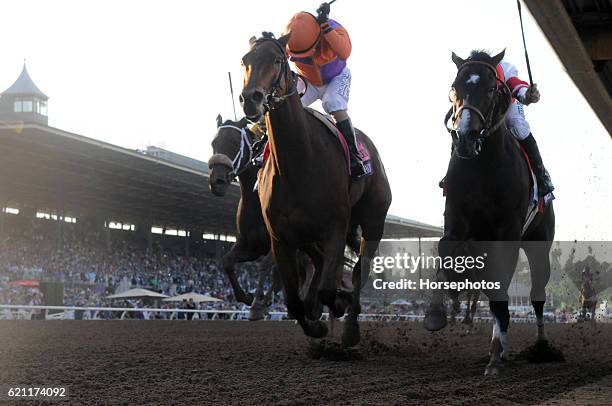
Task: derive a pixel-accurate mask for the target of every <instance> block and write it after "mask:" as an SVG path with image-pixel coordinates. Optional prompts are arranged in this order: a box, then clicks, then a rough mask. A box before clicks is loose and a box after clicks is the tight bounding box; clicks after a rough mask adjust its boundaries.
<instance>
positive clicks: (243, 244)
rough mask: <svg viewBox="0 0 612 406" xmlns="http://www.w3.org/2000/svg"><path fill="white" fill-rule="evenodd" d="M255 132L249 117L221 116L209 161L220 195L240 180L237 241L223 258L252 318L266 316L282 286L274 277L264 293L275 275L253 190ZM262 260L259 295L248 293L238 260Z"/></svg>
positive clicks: (213, 183) (212, 183)
mask: <svg viewBox="0 0 612 406" xmlns="http://www.w3.org/2000/svg"><path fill="white" fill-rule="evenodd" d="M255 141H256V137H255V135H254V134H253V133H252V132H251V131H250V130H249V129H248V128H247V121H246V119H242V120H240V121H237V122H234V121H229V120H228V121H226V122H225V123H224V122H223V119H222V118H221V116H218V117H217V135H216V136H215V138H214V139H213V141H212V147H213V156H212V157H211V158H210V160H209V161H208V166H209V168H210V169H209V170H210V173H209V175H210V177H209V186H210V190H211V191H212V192H213V194H215V195H216V196H224V195H225V193H226V191H227V188H228V187H229V185H230V184H231V183H232V182H233V180H234V179H235V178H236V177H238V179H239V181H240V202H239V203H238V210H237V212H236V243H235V244H234V245H233V246H232V248H231V250H230V251H229V252H228V253H226V254H225V255H224V256H223V258H222V259H221V263H222V266H223V270H224V271H225V273H226V274H227V276H228V278H229V280H230V284H231V285H232V288H233V290H234V295H235V296H236V300H237V301H239V302H242V303H245V304H247V305H250V306H251V311H250V312H249V320H260V319H261V318H263V315H264V313H265V309H266V307H267V305H268V303H269V302H270V299H271V297H272V295H273V294H274V290H275V289H276V288H279V283H278V282H277V281H276V279H277V278H276V277H274V276H273V277H272V280H273V282H272V283H271V286H270V289H269V290H268V292H267V293H266V294H265V295H263V293H262V291H263V285H264V283H265V279H266V278H268V277H270V275H271V274H272V266H273V264H272V261H271V258H270V238H269V237H268V232H267V230H266V226H265V224H264V222H263V218H262V216H261V205H260V204H259V197H258V196H257V193H255V192H254V191H253V187H254V186H255V181H256V179H257V171H258V169H259V168H257V167H256V166H254V165H252V164H251V158H252V146H253V143H254V142H255ZM255 260H258V264H257V267H258V270H259V274H260V276H259V283H258V288H257V292H256V295H255V297H253V295H252V294H251V293H248V292H247V293H245V292H244V291H243V290H242V287H241V286H240V283H239V282H238V279H237V278H236V274H235V273H234V266H235V265H236V264H237V263H242V262H249V261H255Z"/></svg>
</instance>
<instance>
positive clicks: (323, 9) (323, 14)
mask: <svg viewBox="0 0 612 406" xmlns="http://www.w3.org/2000/svg"><path fill="white" fill-rule="evenodd" d="M330 10H331V9H330V7H329V3H321V5H320V6H319V8H318V9H317V22H318V23H319V24H323V23H326V22H327V19H328V18H329V12H330Z"/></svg>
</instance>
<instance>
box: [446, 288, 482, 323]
mask: <svg viewBox="0 0 612 406" xmlns="http://www.w3.org/2000/svg"><path fill="white" fill-rule="evenodd" d="M455 293H456V295H455ZM450 296H451V300H452V306H451V315H450V321H451V324H455V322H456V319H457V315H458V314H459V312H460V311H461V301H460V300H459V293H458V292H451V293H450ZM465 297H466V306H465V315H464V316H463V320H462V321H461V323H462V324H467V325H468V326H472V325H473V324H474V315H475V314H476V308H477V307H478V301H479V299H480V290H477V289H472V290H468V291H467V292H466V293H465Z"/></svg>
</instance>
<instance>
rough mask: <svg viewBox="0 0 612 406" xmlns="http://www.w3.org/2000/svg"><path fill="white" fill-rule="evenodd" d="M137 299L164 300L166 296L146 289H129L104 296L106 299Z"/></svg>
mask: <svg viewBox="0 0 612 406" xmlns="http://www.w3.org/2000/svg"><path fill="white" fill-rule="evenodd" d="M139 297H153V298H166V297H168V296H166V295H162V294H161V293H157V292H153V291H152V290H147V289H141V288H137V289H130V290H126V291H125V292H121V293H116V294H114V295H110V296H106V298H107V299H132V298H139Z"/></svg>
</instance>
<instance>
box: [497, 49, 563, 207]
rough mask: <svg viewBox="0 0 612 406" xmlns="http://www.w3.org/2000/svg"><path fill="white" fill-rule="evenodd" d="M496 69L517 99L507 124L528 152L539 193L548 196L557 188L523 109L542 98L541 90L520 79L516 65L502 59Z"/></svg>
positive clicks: (509, 112)
mask: <svg viewBox="0 0 612 406" xmlns="http://www.w3.org/2000/svg"><path fill="white" fill-rule="evenodd" d="M495 70H496V71H497V76H498V78H499V79H500V80H502V81H504V82H505V83H506V85H508V88H510V92H512V96H513V98H514V99H516V101H513V103H512V105H511V106H510V108H509V110H508V114H507V116H506V125H507V126H508V129H509V130H510V132H511V133H512V135H513V136H514V138H516V139H517V140H518V142H519V143H520V144H521V146H522V147H523V149H524V150H525V152H527V156H528V157H529V160H530V161H531V167H532V168H533V171H534V173H535V176H536V179H537V182H538V190H539V195H540V196H546V195H547V194H549V193H550V192H552V191H553V190H554V189H555V188H554V186H553V184H552V181H551V179H550V175H549V174H548V171H547V170H546V168H544V164H543V163H542V157H541V155H540V150H539V149H538V144H537V143H536V140H535V138H533V135H532V134H531V130H530V128H529V123H528V122H527V120H525V112H524V111H523V106H528V105H529V104H531V103H537V102H538V101H539V100H540V92H539V91H538V88H537V87H536V85H535V84H534V85H533V86H529V84H528V83H527V82H525V81H523V80H521V79H519V78H518V76H517V75H518V70H517V69H516V67H515V66H514V65H512V64H510V63H508V62H506V61H501V62H500V63H499V65H497V66H496V69H495Z"/></svg>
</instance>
